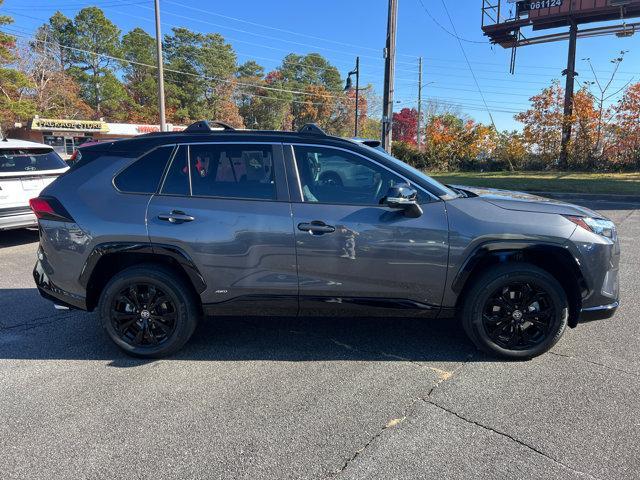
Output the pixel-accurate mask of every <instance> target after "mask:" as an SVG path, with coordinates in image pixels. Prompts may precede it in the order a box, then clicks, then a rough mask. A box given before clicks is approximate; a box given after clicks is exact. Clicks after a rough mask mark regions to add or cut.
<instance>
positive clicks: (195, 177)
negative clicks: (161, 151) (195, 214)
mask: <svg viewBox="0 0 640 480" xmlns="http://www.w3.org/2000/svg"><path fill="white" fill-rule="evenodd" d="M189 167H190V168H189V170H190V174H191V194H192V195H194V196H200V197H222V198H243V199H256V200H275V199H276V185H275V181H274V164H273V148H272V147H271V146H270V145H225V144H220V145H216V144H206V145H191V146H190V147H189Z"/></svg>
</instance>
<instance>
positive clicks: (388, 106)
mask: <svg viewBox="0 0 640 480" xmlns="http://www.w3.org/2000/svg"><path fill="white" fill-rule="evenodd" d="M397 25H398V0H389V16H388V19H387V44H386V47H385V51H384V53H385V64H384V94H383V99H382V103H383V106H382V108H383V111H382V147H383V148H384V149H385V150H386V151H387V152H389V153H391V133H392V128H391V126H392V125H391V123H392V121H393V89H394V82H395V78H394V77H395V68H396V27H397Z"/></svg>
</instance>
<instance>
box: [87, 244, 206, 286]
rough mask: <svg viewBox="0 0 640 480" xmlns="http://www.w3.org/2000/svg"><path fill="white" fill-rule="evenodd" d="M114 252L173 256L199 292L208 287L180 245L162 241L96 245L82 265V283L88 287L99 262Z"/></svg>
mask: <svg viewBox="0 0 640 480" xmlns="http://www.w3.org/2000/svg"><path fill="white" fill-rule="evenodd" d="M113 254H125V255H126V254H138V255H161V256H165V257H168V258H171V259H172V260H174V261H175V262H176V263H177V264H178V265H180V267H182V269H183V270H184V272H185V273H186V275H187V276H188V277H189V280H191V283H192V284H193V287H194V288H195V290H196V292H198V294H200V293H202V292H204V291H205V290H206V288H207V284H206V282H205V279H204V277H203V276H202V274H201V273H200V271H199V270H198V267H197V266H196V264H195V262H194V261H193V259H192V258H191V257H190V256H189V255H188V254H187V253H186V252H185V251H184V250H182V249H181V248H180V247H176V246H174V245H167V244H161V243H141V242H108V243H101V244H99V245H96V246H95V247H94V249H93V250H92V251H91V253H90V254H89V256H88V257H87V260H86V262H85V264H84V266H83V267H82V271H81V272H80V277H79V279H78V281H79V283H80V285H82V286H83V287H84V288H87V287H88V285H89V280H90V279H91V275H92V274H93V272H94V270H95V268H96V265H98V262H99V261H100V260H101V259H102V258H104V257H105V256H107V255H113Z"/></svg>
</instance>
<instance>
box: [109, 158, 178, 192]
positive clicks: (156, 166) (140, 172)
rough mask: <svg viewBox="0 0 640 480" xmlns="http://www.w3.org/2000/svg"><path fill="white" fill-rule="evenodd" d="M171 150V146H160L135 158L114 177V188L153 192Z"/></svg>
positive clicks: (123, 190) (126, 190)
mask: <svg viewBox="0 0 640 480" xmlns="http://www.w3.org/2000/svg"><path fill="white" fill-rule="evenodd" d="M172 152H173V146H167V147H160V148H156V149H155V150H152V151H151V152H149V153H147V154H146V155H144V156H143V157H141V158H140V159H138V160H136V162H135V163H133V165H130V166H129V167H127V168H126V169H124V170H123V171H122V172H121V173H120V174H118V176H117V177H116V178H115V180H114V184H115V186H116V188H117V189H118V190H120V191H121V192H126V193H155V192H156V190H157V189H158V184H159V183H160V179H161V178H162V174H163V173H164V169H165V168H166V166H167V162H168V161H169V157H170V156H171V153H172Z"/></svg>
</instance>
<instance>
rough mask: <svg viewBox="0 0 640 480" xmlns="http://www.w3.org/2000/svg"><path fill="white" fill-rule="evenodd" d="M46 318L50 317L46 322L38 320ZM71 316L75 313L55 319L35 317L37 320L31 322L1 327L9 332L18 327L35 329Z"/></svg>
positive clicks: (1, 330)
mask: <svg viewBox="0 0 640 480" xmlns="http://www.w3.org/2000/svg"><path fill="white" fill-rule="evenodd" d="M44 318H49V319H48V320H47V321H45V322H38V321H37V320H43V319H44ZM71 318H73V315H67V316H64V317H55V318H53V319H51V318H50V317H40V318H36V319H34V320H36V321H35V322H34V321H31V322H25V323H18V324H17V325H9V326H3V327H0V332H8V331H11V330H18V329H22V330H23V331H26V330H33V329H35V328H38V327H44V326H46V325H51V324H53V323H57V322H60V321H64V320H69V319H71Z"/></svg>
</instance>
